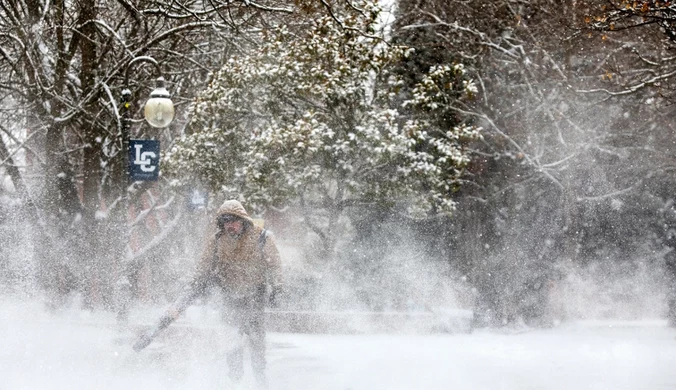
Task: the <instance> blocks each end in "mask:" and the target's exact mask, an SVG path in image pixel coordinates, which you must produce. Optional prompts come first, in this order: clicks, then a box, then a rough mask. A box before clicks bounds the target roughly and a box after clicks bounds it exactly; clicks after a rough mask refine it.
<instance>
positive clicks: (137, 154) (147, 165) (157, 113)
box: [116, 56, 174, 325]
mask: <svg viewBox="0 0 676 390" xmlns="http://www.w3.org/2000/svg"><path fill="white" fill-rule="evenodd" d="M143 62H147V63H150V64H152V65H153V66H154V68H155V74H156V77H157V81H156V86H155V89H154V90H153V91H152V92H151V93H150V99H148V101H147V102H146V104H145V107H144V109H143V114H144V117H145V119H146V121H147V122H148V124H149V125H150V126H152V127H155V128H162V127H167V126H169V124H170V123H171V121H172V120H173V119H174V103H173V102H172V101H171V99H170V95H169V91H167V89H166V88H165V86H164V78H163V77H162V72H161V69H160V65H159V64H158V62H157V61H156V60H155V59H154V58H152V57H148V56H141V57H135V58H132V59H131V60H130V61H129V62H128V63H127V66H126V68H125V72H124V89H123V90H122V118H121V131H120V133H121V136H122V158H123V159H124V162H125V163H124V164H123V169H122V175H123V177H121V178H120V179H121V180H120V183H122V184H123V186H124V191H123V193H122V202H121V203H122V207H123V210H122V215H123V221H124V222H123V224H124V226H125V227H124V229H125V230H126V215H127V212H128V210H129V194H128V188H127V186H128V184H129V182H130V181H131V182H134V181H137V180H157V174H158V172H157V170H158V168H159V167H158V166H157V161H159V141H151V140H135V141H134V150H131V146H132V145H131V141H130V139H129V130H130V127H131V101H132V100H131V90H130V89H129V72H130V70H131V68H132V65H134V64H137V63H143ZM148 146H150V149H149V150H144V147H146V149H147V147H148ZM132 156H134V157H132ZM137 168H138V169H137ZM137 170H140V175H136V174H135V172H136V171H137ZM125 233H128V232H126V231H125ZM122 237H125V238H124V242H123V247H125V248H126V246H127V244H128V242H127V241H128V238H129V237H128V236H127V234H123V235H122ZM126 256H127V253H126V249H125V250H123V252H122V274H121V275H120V278H119V279H118V281H117V286H116V288H117V300H118V305H119V306H118V309H117V321H118V324H119V325H126V323H127V320H128V316H129V302H130V300H131V284H130V281H129V278H128V274H129V271H130V270H129V269H128V268H127V267H128V266H129V264H127V261H126Z"/></svg>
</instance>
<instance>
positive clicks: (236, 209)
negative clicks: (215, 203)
mask: <svg viewBox="0 0 676 390" xmlns="http://www.w3.org/2000/svg"><path fill="white" fill-rule="evenodd" d="M226 214H227V215H234V216H235V217H239V218H242V219H243V220H245V221H247V222H249V223H251V224H252V225H253V223H254V221H253V219H252V218H251V217H250V216H249V214H248V213H247V212H246V210H245V209H244V206H242V204H241V203H239V202H238V201H236V200H234V199H231V200H226V201H225V202H223V204H222V205H221V207H219V208H218V216H221V215H226Z"/></svg>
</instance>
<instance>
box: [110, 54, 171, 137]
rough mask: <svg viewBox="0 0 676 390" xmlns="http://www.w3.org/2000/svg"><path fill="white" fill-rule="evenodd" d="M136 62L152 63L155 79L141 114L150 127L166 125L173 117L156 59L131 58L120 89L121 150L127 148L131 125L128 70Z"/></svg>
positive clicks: (145, 57) (146, 57) (167, 93)
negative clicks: (122, 86) (153, 86)
mask: <svg viewBox="0 0 676 390" xmlns="http://www.w3.org/2000/svg"><path fill="white" fill-rule="evenodd" d="M138 62H149V63H151V64H153V65H154V67H155V73H156V75H157V81H156V85H155V89H154V90H153V91H152V92H151V93H150V99H148V101H147V102H146V105H145V108H144V109H143V115H144V117H145V119H146V121H147V122H148V124H149V125H150V126H152V127H167V126H169V124H170V123H171V121H172V120H173V119H174V103H173V102H172V101H171V99H170V98H169V96H170V95H169V91H167V89H166V88H165V87H164V77H162V70H161V69H160V65H159V64H158V63H157V61H156V60H155V59H154V58H152V57H148V56H141V57H136V58H132V59H131V60H130V61H129V62H128V63H127V68H126V69H125V72H124V89H123V90H122V143H123V145H122V150H128V149H129V128H130V127H131V113H130V111H131V110H130V107H131V91H130V90H129V71H130V70H131V68H132V65H133V64H135V63H138Z"/></svg>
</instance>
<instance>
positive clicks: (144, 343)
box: [132, 333, 153, 352]
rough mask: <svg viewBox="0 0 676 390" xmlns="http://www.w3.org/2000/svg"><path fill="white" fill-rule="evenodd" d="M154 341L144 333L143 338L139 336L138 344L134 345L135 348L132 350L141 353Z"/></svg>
mask: <svg viewBox="0 0 676 390" xmlns="http://www.w3.org/2000/svg"><path fill="white" fill-rule="evenodd" d="M152 341H153V338H152V337H151V336H150V335H149V334H147V333H144V334H142V335H141V336H139V338H138V340H136V342H135V343H134V346H133V347H132V348H134V351H136V352H139V351H141V350H142V349H143V348H145V347H147V346H148V345H150V343H151V342H152Z"/></svg>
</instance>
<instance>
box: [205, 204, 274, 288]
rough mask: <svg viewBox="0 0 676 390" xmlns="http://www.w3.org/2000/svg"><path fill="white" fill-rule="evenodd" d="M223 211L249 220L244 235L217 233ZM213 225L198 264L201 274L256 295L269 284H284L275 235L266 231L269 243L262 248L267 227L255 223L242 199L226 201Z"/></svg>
mask: <svg viewBox="0 0 676 390" xmlns="http://www.w3.org/2000/svg"><path fill="white" fill-rule="evenodd" d="M223 214H231V215H235V216H238V217H240V218H242V219H244V220H246V221H248V223H247V227H246V228H245V230H244V232H243V233H242V235H241V236H239V237H231V236H230V235H228V234H227V233H225V234H222V235H220V236H219V235H218V234H217V232H216V228H215V226H216V219H217V218H218V216H220V215H223ZM212 226H214V232H213V234H212V235H211V237H210V239H209V241H208V242H207V245H206V247H205V249H204V252H203V253H202V257H201V258H200V260H199V263H198V265H197V275H196V277H197V278H202V277H206V276H208V275H211V276H213V277H214V278H215V281H216V283H217V284H218V285H219V286H221V287H222V288H223V289H224V290H225V291H226V292H228V293H230V294H232V295H234V296H239V297H244V296H248V295H253V294H255V293H256V290H257V289H258V288H260V287H261V286H265V285H266V284H270V285H271V286H272V287H273V288H276V287H281V284H282V270H281V261H280V257H279V251H278V250H277V246H276V245H275V240H274V237H273V236H272V235H271V234H269V233H268V232H267V231H266V237H265V245H264V246H263V248H261V247H260V244H259V240H260V239H261V233H262V232H263V229H262V228H261V227H259V226H256V225H254V224H253V220H252V219H251V218H250V217H249V215H248V214H247V212H246V210H245V209H244V207H242V205H241V204H240V203H239V202H237V201H235V200H229V201H226V202H225V203H223V205H222V206H221V207H220V208H219V210H218V212H217V215H216V218H214V221H213V223H212Z"/></svg>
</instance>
